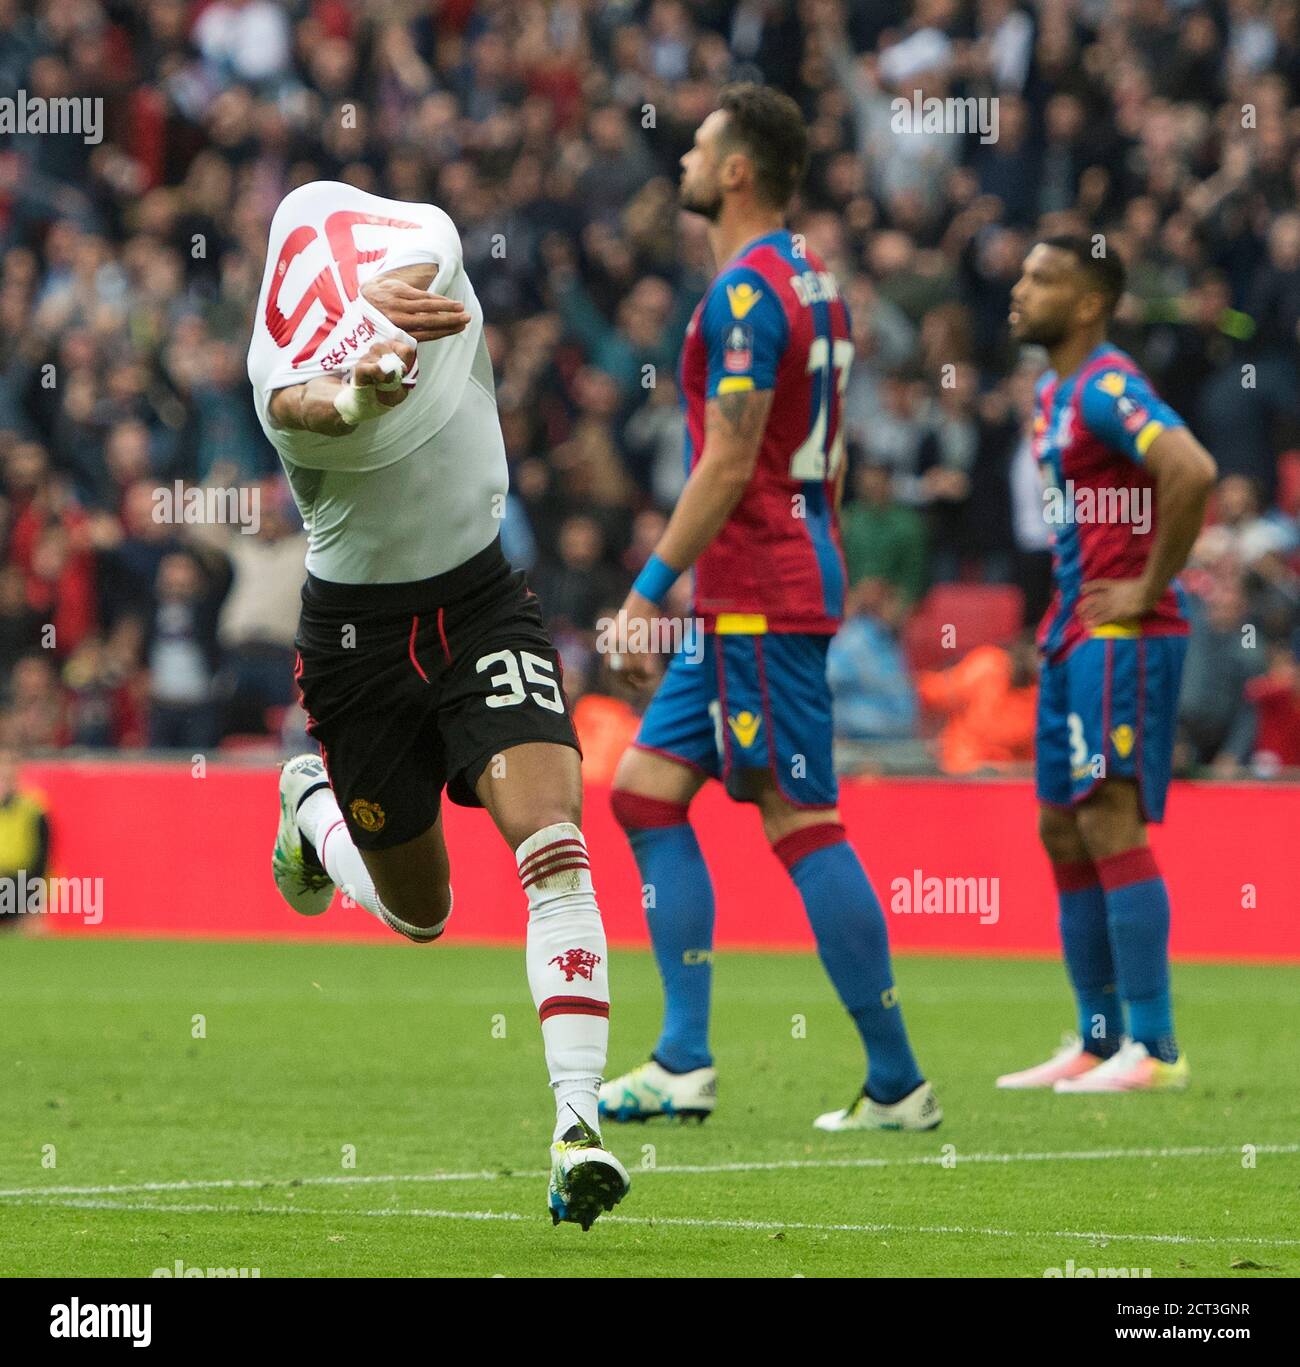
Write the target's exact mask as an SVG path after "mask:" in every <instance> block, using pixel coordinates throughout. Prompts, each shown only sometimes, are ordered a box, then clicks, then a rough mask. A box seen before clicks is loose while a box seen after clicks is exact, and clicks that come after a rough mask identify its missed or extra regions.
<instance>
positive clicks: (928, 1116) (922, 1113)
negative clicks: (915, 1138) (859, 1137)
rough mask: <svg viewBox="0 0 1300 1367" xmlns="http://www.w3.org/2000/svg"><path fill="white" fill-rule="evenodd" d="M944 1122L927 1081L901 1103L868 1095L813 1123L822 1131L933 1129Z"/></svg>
mask: <svg viewBox="0 0 1300 1367" xmlns="http://www.w3.org/2000/svg"><path fill="white" fill-rule="evenodd" d="M942 1119H943V1107H942V1106H940V1105H939V1098H938V1097H937V1096H935V1094H934V1088H933V1087H931V1086H930V1084H929V1083H928V1082H923V1083H921V1085H920V1086H919V1087H916V1088H914V1089H913V1090H912V1091H910V1092H908V1094H907V1095H906V1096H905V1097H904V1098H903V1099H902V1100H901V1101H895V1102H893V1103H892V1105H889V1106H885V1105H882V1104H881V1103H880V1102H879V1101H872V1099H871V1098H870V1097H869V1096H867V1094H866V1093H865V1092H864V1093H863V1094H862V1095H861V1096H859V1097H858V1099H857V1100H856V1101H855V1102H854V1103H853V1104H852V1105H851V1106H846V1107H845V1108H844V1110H842V1111H827V1112H826V1114H825V1115H819V1116H818V1117H817V1119H816V1120H814V1121H813V1125H814V1126H815V1127H816V1128H817V1129H819V1130H933V1129H934V1128H935V1127H936V1126H937V1125H938V1124H939V1122H940V1121H941V1120H942Z"/></svg>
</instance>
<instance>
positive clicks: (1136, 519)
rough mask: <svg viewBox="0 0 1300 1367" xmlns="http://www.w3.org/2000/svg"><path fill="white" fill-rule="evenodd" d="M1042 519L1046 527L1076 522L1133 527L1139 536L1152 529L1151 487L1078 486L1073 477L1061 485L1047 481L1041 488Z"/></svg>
mask: <svg viewBox="0 0 1300 1367" xmlns="http://www.w3.org/2000/svg"><path fill="white" fill-rule="evenodd" d="M1043 520H1044V521H1045V522H1046V523H1047V525H1048V526H1049V527H1062V526H1068V525H1072V524H1075V523H1089V524H1092V523H1095V524H1102V525H1105V526H1112V527H1132V528H1133V530H1134V531H1135V532H1137V534H1138V535H1139V536H1146V534H1147V533H1148V532H1149V531H1150V530H1151V489H1150V487H1149V486H1143V487H1132V486H1130V485H1121V486H1119V487H1118V488H1113V489H1094V488H1092V487H1090V486H1087V485H1085V486H1084V487H1083V488H1082V489H1080V488H1078V487H1077V486H1076V485H1075V482H1074V481H1073V480H1072V479H1067V480H1066V481H1065V487H1064V488H1062V487H1061V486H1060V485H1059V484H1049V485H1047V486H1046V488H1044V490H1043Z"/></svg>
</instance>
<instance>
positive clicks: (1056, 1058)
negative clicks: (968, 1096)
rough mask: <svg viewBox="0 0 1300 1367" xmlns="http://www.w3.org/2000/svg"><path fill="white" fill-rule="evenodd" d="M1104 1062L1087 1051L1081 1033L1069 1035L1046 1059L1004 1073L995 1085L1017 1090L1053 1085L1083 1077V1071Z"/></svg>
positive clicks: (1087, 1070) (1088, 1071) (1099, 1065)
mask: <svg viewBox="0 0 1300 1367" xmlns="http://www.w3.org/2000/svg"><path fill="white" fill-rule="evenodd" d="M1102 1062H1103V1060H1102V1059H1100V1058H1099V1057H1098V1056H1097V1055H1096V1054H1085V1053H1084V1051H1083V1041H1082V1040H1081V1039H1080V1038H1079V1037H1078V1035H1067V1036H1066V1037H1065V1038H1064V1039H1063V1040H1062V1041H1061V1047H1060V1048H1059V1049H1058V1050H1057V1051H1056V1053H1054V1054H1053V1055H1052V1057H1051V1058H1049V1059H1048V1060H1047V1062H1046V1063H1038V1064H1035V1065H1034V1066H1033V1067H1032V1068H1025V1069H1022V1070H1021V1071H1020V1072H1018V1073H1003V1074H1002V1076H1001V1077H1000V1078H998V1080H997V1083H996V1085H997V1086H998V1087H1001V1088H1004V1089H1011V1090H1014V1091H1025V1090H1028V1089H1029V1088H1035V1087H1039V1088H1052V1087H1054V1086H1055V1085H1056V1084H1057V1083H1058V1082H1060V1081H1061V1080H1062V1079H1064V1078H1075V1077H1082V1076H1083V1074H1084V1073H1090V1072H1091V1071H1092V1070H1093V1069H1094V1068H1100V1067H1101V1064H1102Z"/></svg>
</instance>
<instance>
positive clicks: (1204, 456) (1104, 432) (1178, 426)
mask: <svg viewBox="0 0 1300 1367" xmlns="http://www.w3.org/2000/svg"><path fill="white" fill-rule="evenodd" d="M1125 388H1126V391H1129V392H1126V394H1122V395H1118V396H1111V399H1113V401H1114V402H1110V401H1100V406H1099V407H1098V406H1096V403H1094V407H1095V409H1096V411H1095V414H1094V416H1091V417H1089V413H1088V409H1087V406H1085V409H1084V417H1085V420H1088V425H1089V427H1091V428H1092V429H1094V431H1095V432H1098V435H1099V436H1102V439H1103V440H1106V442H1107V444H1110V446H1113V447H1115V448H1117V450H1120V451H1122V452H1124V454H1125V455H1128V457H1129V458H1130V459H1133V461H1140V463H1143V465H1144V466H1146V469H1147V472H1148V473H1150V474H1151V477H1152V478H1154V480H1155V540H1154V543H1152V545H1151V554H1150V555H1148V556H1147V566H1146V570H1144V571H1143V574H1141V576H1140V577H1139V578H1136V580H1091V581H1088V582H1087V584H1084V585H1083V589H1081V596H1080V604H1079V612H1080V617H1081V618H1083V621H1084V623H1085V625H1087V626H1102V625H1105V623H1107V622H1126V621H1133V619H1135V618H1141V617H1144V615H1146V614H1147V612H1150V611H1151V610H1152V608H1154V607H1155V606H1156V603H1159V600H1161V597H1162V595H1163V593H1165V591H1166V589H1167V588H1169V585H1170V584H1172V582H1173V578H1174V576H1176V574H1178V571H1180V570H1181V569H1182V567H1184V566H1185V565H1187V558H1188V555H1191V551H1192V545H1193V543H1195V541H1196V537H1197V534H1199V532H1200V528H1202V524H1203V522H1204V518H1206V503H1207V502H1208V499H1210V491H1211V489H1213V488H1214V478H1215V474H1217V469H1215V465H1214V458H1213V457H1211V455H1210V452H1208V451H1207V450H1206V448H1204V447H1203V446H1202V444H1200V442H1197V440H1196V437H1195V436H1192V433H1191V432H1188V429H1187V428H1185V427H1184V425H1182V422H1181V420H1180V418H1178V417H1177V414H1176V413H1174V411H1173V410H1172V409H1169V407H1167V406H1166V405H1165V403H1162V402H1161V401H1159V399H1158V398H1156V396H1155V395H1154V394H1152V392H1151V391H1150V390H1148V388H1147V385H1146V381H1144V380H1141V379H1140V377H1130V379H1129V381H1128V384H1126V385H1125ZM1125 401H1126V402H1125ZM1088 402H1089V401H1088V399H1085V405H1087V403H1088Z"/></svg>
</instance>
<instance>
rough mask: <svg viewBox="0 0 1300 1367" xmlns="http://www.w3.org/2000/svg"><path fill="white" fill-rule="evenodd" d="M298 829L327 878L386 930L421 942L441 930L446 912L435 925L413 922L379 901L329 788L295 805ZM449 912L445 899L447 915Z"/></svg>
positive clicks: (368, 872)
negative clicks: (413, 923) (381, 923)
mask: <svg viewBox="0 0 1300 1367" xmlns="http://www.w3.org/2000/svg"><path fill="white" fill-rule="evenodd" d="M298 829H299V830H300V831H301V832H302V833H303V835H304V836H305V837H306V839H308V840H309V841H311V843H312V846H313V847H314V848H315V850H316V857H317V858H318V859H319V860H320V862H321V863H322V864H323V865H324V866H325V872H326V873H327V874H329V876H330V881H331V882H333V884H334V886H335V887H337V888H338V890H339V891H340V892H341V893H342V894H343V895H344V897H350V898H351V899H352V900H353V901H354V902H356V903H357V905H358V906H362V907H364V908H365V909H366V910H367V911H368V912H369V913H370V914H371V915H372V916H374V917H376V918H377V919H379V920H380V921H382V922H383V923H384V924H385V925H386V926H387V927H388V928H389V929H390V930H395V931H397V933H398V934H399V935H405V936H406V938H407V939H408V940H415V941H416V942H417V943H419V944H424V943H426V942H428V941H429V940H435V939H437V937H438V936H439V935H441V934H442V928H443V927H444V926H445V925H446V924H447V917H446V916H444V917H443V919H442V920H441V921H439V922H438V924H437V925H436V926H429V927H425V926H416V925H412V924H411V923H410V922H409V921H403V920H402V918H401V917H400V916H395V915H394V914H393V913H392V912H391V911H389V910H388V908H387V907H386V906H385V905H384V904H383V902H382V901H380V899H379V893H378V892H377V891H376V890H375V880H374V879H373V878H371V876H370V870H369V869H368V868H366V861H365V860H364V859H363V858H362V857H361V851H360V850H359V849H357V847H356V845H355V844H353V842H352V836H351V835H350V834H349V832H348V826H347V822H346V821H344V819H343V813H342V812H341V811H340V810H339V804H338V802H337V800H336V799H335V797H334V794H333V792H331V790H330V789H328V788H319V789H317V791H316V792H314V793H311V794H310V795H309V796H308V797H306V798H305V799H304V800H303V804H302V806H301V807H299V808H298ZM449 892H450V890H449ZM450 915H451V906H450V902H449V903H448V907H447V916H450Z"/></svg>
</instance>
